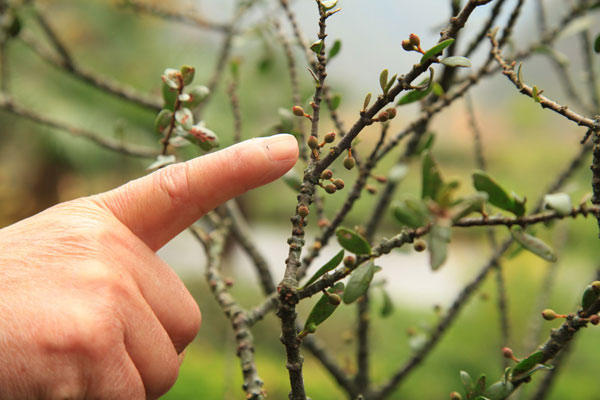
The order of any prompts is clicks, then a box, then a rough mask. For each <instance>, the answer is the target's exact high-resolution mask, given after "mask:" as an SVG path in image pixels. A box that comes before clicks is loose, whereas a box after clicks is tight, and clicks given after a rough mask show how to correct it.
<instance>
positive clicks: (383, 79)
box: [379, 69, 389, 94]
mask: <svg viewBox="0 0 600 400" xmlns="http://www.w3.org/2000/svg"><path fill="white" fill-rule="evenodd" d="M388 73H389V71H388V70H387V69H384V70H383V71H381V73H380V74H379V86H380V87H381V90H383V93H384V94H385V88H386V86H387V83H388Z"/></svg>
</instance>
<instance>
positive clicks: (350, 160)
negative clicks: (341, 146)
mask: <svg viewBox="0 0 600 400" xmlns="http://www.w3.org/2000/svg"><path fill="white" fill-rule="evenodd" d="M355 164H356V161H355V160H354V157H346V158H344V168H346V169H347V170H351V169H352V168H354V165H355Z"/></svg>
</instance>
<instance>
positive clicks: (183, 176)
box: [154, 163, 191, 204]
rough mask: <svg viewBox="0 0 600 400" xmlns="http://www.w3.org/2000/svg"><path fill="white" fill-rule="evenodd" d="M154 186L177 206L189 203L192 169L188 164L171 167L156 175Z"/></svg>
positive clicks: (161, 170)
mask: <svg viewBox="0 0 600 400" xmlns="http://www.w3.org/2000/svg"><path fill="white" fill-rule="evenodd" d="M154 184H155V187H157V188H158V190H160V191H161V192H162V193H164V194H165V195H166V196H167V197H168V198H169V199H170V200H171V201H173V202H174V203H175V204H182V203H186V202H187V201H189V199H190V196H191V193H190V167H189V165H188V164H187V163H179V164H174V165H169V166H167V167H165V168H162V169H160V170H158V171H157V172H156V173H155V174H154Z"/></svg>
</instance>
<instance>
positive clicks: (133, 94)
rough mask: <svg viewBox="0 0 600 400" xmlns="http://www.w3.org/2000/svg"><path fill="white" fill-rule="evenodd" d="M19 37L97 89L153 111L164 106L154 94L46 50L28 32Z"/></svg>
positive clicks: (42, 54)
mask: <svg viewBox="0 0 600 400" xmlns="http://www.w3.org/2000/svg"><path fill="white" fill-rule="evenodd" d="M19 39H20V40H21V42H23V43H24V44H25V45H27V47H29V48H30V49H31V50H32V51H33V52H34V53H35V54H36V55H38V56H39V57H40V58H41V59H43V60H44V61H45V62H47V63H48V64H50V65H52V66H53V67H55V68H59V69H61V70H63V71H65V72H67V73H68V74H69V75H71V76H73V77H75V78H77V79H79V80H81V81H83V82H85V83H87V84H89V85H91V86H94V87H95V88H97V89H100V90H102V91H104V92H106V93H109V94H111V95H114V96H117V97H119V98H121V99H124V100H127V101H129V102H131V103H134V104H138V105H140V106H143V107H145V108H148V109H150V110H153V111H159V110H160V109H161V108H162V101H161V100H159V99H157V98H155V97H153V96H148V95H145V94H142V93H140V92H139V91H138V90H137V89H134V88H133V87H131V86H128V85H125V84H123V83H122V82H117V81H116V80H114V79H112V78H109V77H107V76H102V75H100V74H98V73H96V72H93V71H91V70H89V69H86V68H85V67H82V66H80V65H78V64H68V63H67V62H66V61H65V60H64V59H63V58H61V57H57V56H56V55H55V54H53V53H51V52H49V51H48V50H46V49H45V48H44V47H43V46H42V45H41V44H40V43H38V41H37V40H36V39H34V38H33V36H32V35H29V34H27V33H26V32H21V34H20V35H19Z"/></svg>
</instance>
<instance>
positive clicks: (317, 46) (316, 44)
mask: <svg viewBox="0 0 600 400" xmlns="http://www.w3.org/2000/svg"><path fill="white" fill-rule="evenodd" d="M310 49H311V50H312V51H313V53H315V54H320V53H321V50H323V41H322V40H317V41H316V42H314V43H313V44H311V45H310Z"/></svg>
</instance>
